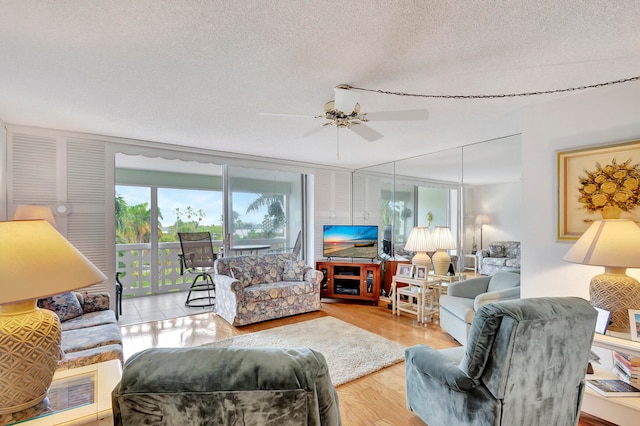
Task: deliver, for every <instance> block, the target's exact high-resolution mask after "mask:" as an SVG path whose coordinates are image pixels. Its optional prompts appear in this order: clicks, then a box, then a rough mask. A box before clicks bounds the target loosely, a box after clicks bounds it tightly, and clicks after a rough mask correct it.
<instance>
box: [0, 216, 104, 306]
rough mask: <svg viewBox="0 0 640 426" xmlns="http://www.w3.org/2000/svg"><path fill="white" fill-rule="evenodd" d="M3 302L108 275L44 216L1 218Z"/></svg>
mask: <svg viewBox="0 0 640 426" xmlns="http://www.w3.org/2000/svg"><path fill="white" fill-rule="evenodd" d="M0 241H2V244H0V286H1V288H2V291H1V292H0V305H3V304H6V303H14V302H20V301H24V300H30V299H37V298H41V297H45V296H51V295H54V294H60V293H64V292H66V291H71V290H77V289H79V288H82V287H88V286H91V285H93V284H97V283H99V282H102V281H104V280H106V279H107V277H106V276H105V275H104V274H103V273H102V272H101V271H100V270H99V269H98V268H96V267H95V266H94V265H93V264H92V263H91V262H90V261H89V260H88V259H87V258H86V257H85V256H84V255H83V254H82V253H80V252H79V251H78V250H77V249H76V248H75V247H74V246H72V245H71V243H69V241H67V240H66V239H65V238H64V237H63V236H62V235H60V233H59V232H58V231H56V230H55V229H54V228H53V227H52V226H51V225H50V224H49V223H47V222H46V221H44V220H25V221H8V222H0Z"/></svg>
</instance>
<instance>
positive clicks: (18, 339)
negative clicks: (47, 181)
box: [0, 220, 107, 414]
mask: <svg viewBox="0 0 640 426" xmlns="http://www.w3.org/2000/svg"><path fill="white" fill-rule="evenodd" d="M0 241H1V242H2V243H1V244H0V288H1V291H0V414H8V413H14V412H16V411H20V410H24V409H26V408H29V407H32V406H34V405H36V404H38V403H40V402H41V401H42V400H43V399H44V398H45V397H46V395H47V389H48V388H49V386H50V385H51V381H52V379H53V373H54V372H55V370H56V367H57V365H58V361H59V360H60V358H61V356H62V349H61V347H60V342H61V338H62V337H61V332H60V320H59V319H58V316H57V315H56V314H54V313H53V312H52V311H49V310H46V309H38V308H37V307H36V302H37V300H38V299H39V298H42V297H46V296H52V295H56V294H60V293H64V292H67V291H71V290H77V289H79V288H82V287H88V286H91V285H93V284H97V283H99V282H102V281H104V280H106V279H107V277H106V276H105V275H104V274H103V273H102V272H100V270H99V269H98V268H96V267H95V266H94V265H93V264H92V263H91V262H89V260H87V258H86V257H84V256H83V255H82V253H80V252H79V251H78V250H77V249H76V248H75V247H73V246H72V245H71V244H70V243H69V242H68V241H67V240H66V239H65V238H64V237H63V236H62V235H60V234H59V233H58V231H56V230H55V229H54V228H53V227H52V226H51V225H50V224H49V223H48V222H46V221H45V220H25V221H8V222H0Z"/></svg>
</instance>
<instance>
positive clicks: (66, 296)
mask: <svg viewBox="0 0 640 426" xmlns="http://www.w3.org/2000/svg"><path fill="white" fill-rule="evenodd" d="M38 307H39V308H42V309H48V310H50V311H53V312H54V313H55V314H56V315H58V318H60V321H61V322H62V321H66V320H70V319H71V318H75V317H79V316H80V315H82V306H80V301H79V300H78V298H77V297H76V295H75V293H72V292H67V293H62V294H57V295H55V296H49V297H44V298H42V299H38Z"/></svg>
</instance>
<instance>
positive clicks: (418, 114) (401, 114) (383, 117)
mask: <svg viewBox="0 0 640 426" xmlns="http://www.w3.org/2000/svg"><path fill="white" fill-rule="evenodd" d="M364 116H365V118H366V119H367V120H368V121H414V120H426V119H427V118H429V111H427V110H426V109H410V110H406V111H377V112H368V113H366V114H364Z"/></svg>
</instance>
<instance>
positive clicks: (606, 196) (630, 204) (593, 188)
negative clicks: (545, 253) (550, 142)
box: [558, 141, 640, 240]
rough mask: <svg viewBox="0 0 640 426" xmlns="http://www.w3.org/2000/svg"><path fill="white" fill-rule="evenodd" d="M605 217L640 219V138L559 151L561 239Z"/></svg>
mask: <svg viewBox="0 0 640 426" xmlns="http://www.w3.org/2000/svg"><path fill="white" fill-rule="evenodd" d="M602 218H605V219H632V220H634V221H636V222H640V141H633V142H624V143H618V144H613V145H606V146H602V147H596V148H584V149H577V150H573V151H563V152H558V239H559V240H577V239H578V238H580V236H581V235H582V234H583V233H584V231H586V230H587V228H588V227H589V225H591V223H592V222H593V221H594V220H598V219H602Z"/></svg>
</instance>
